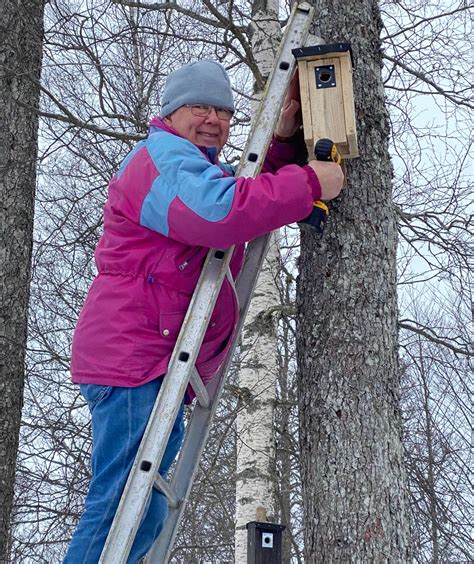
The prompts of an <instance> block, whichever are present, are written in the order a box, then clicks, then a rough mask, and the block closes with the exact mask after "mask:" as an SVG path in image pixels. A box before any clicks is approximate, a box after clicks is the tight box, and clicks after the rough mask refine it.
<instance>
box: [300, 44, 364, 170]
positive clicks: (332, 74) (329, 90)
mask: <svg viewBox="0 0 474 564" xmlns="http://www.w3.org/2000/svg"><path fill="white" fill-rule="evenodd" d="M293 55H294V56H295V57H296V59H297V61H298V72H299V81H300V95H301V109H302V113H303V129H304V137H305V141H306V145H307V147H308V153H309V155H310V158H314V157H313V155H314V146H315V143H316V142H317V141H318V139H323V138H328V139H331V140H332V141H334V143H336V145H337V148H338V150H339V153H340V154H341V156H342V157H343V158H345V159H347V158H352V157H357V156H359V150H358V147H357V132H356V120H355V111H354V94H353V90H352V56H351V55H352V52H351V47H350V44H349V43H334V44H328V45H315V46H313V47H301V48H299V49H293Z"/></svg>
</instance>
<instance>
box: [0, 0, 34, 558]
mask: <svg viewBox="0 0 474 564" xmlns="http://www.w3.org/2000/svg"><path fill="white" fill-rule="evenodd" d="M42 35H43V2H41V1H40V0H27V1H26V2H23V3H12V2H9V3H6V4H5V5H4V6H3V7H2V10H1V14H0V124H1V130H0V197H1V200H2V212H1V216H0V224H1V230H2V231H1V238H0V270H1V280H2V301H1V307H0V339H1V358H0V366H1V369H2V374H1V377H0V412H1V423H0V427H1V429H2V432H1V434H0V507H1V510H0V561H1V562H6V561H7V558H8V553H9V541H10V538H9V537H10V514H11V509H12V502H13V489H14V482H15V462H16V455H17V447H18V435H19V430H20V420H21V408H22V404H23V381H24V368H25V350H26V333H27V312H28V297H29V284H30V272H31V265H30V263H31V248H32V232H33V210H34V194H35V184H36V155H37V140H38V115H37V108H38V101H39V87H38V84H39V78H40V73H41V43H42Z"/></svg>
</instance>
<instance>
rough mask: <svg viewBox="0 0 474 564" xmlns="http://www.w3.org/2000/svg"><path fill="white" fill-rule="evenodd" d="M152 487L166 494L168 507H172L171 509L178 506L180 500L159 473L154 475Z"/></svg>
mask: <svg viewBox="0 0 474 564" xmlns="http://www.w3.org/2000/svg"><path fill="white" fill-rule="evenodd" d="M153 487H154V488H155V489H157V490H158V491H160V492H161V493H162V494H163V495H165V496H166V498H167V499H168V503H169V505H170V507H172V508H173V509H176V508H177V507H179V503H180V500H179V499H178V497H177V496H176V494H175V493H174V491H173V490H172V489H171V487H170V485H169V484H168V482H167V481H166V480H165V479H164V478H163V476H162V475H161V474H157V475H156V477H155V483H154V484H153Z"/></svg>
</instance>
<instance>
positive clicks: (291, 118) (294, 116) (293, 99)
mask: <svg viewBox="0 0 474 564" xmlns="http://www.w3.org/2000/svg"><path fill="white" fill-rule="evenodd" d="M302 123H303V118H302V115H301V100H300V87H299V78H298V71H296V72H295V74H294V76H293V78H292V80H291V83H290V86H289V88H288V92H287V94H286V98H285V102H284V104H283V108H282V110H281V113H280V118H279V120H278V123H277V126H276V129H275V136H276V138H277V140H285V139H289V138H290V137H293V135H294V134H295V133H296V132H297V131H298V129H299V128H300V127H301V124H302Z"/></svg>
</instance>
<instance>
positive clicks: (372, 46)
mask: <svg viewBox="0 0 474 564" xmlns="http://www.w3.org/2000/svg"><path fill="white" fill-rule="evenodd" d="M313 4H314V5H315V7H316V18H317V22H318V24H319V25H320V26H321V27H320V28H319V29H317V30H315V31H316V34H317V35H320V36H322V37H324V39H325V40H326V42H327V43H333V42H337V41H350V42H351V44H352V48H353V51H354V60H355V64H356V70H355V72H354V81H355V84H354V90H355V94H356V115H357V127H358V137H359V151H360V158H358V159H355V160H353V161H352V162H350V163H348V165H347V173H348V186H347V187H346V188H345V189H344V190H343V192H342V196H341V197H340V198H339V201H338V202H335V203H334V204H332V205H331V206H330V207H331V213H330V219H329V221H328V224H327V227H326V230H325V232H324V234H323V236H322V237H319V236H317V235H315V234H312V233H308V232H304V233H303V234H302V248H301V257H300V277H299V281H298V325H297V330H298V333H297V354H298V363H299V406H300V415H301V427H300V428H301V431H300V435H301V436H300V440H301V470H302V483H303V494H304V495H303V499H304V503H305V508H304V514H305V555H306V557H305V561H306V562H308V563H324V564H328V563H333V562H334V563H336V562H337V563H339V562H340V563H343V562H344V563H345V562H377V563H380V562H392V563H393V562H409V561H410V560H411V553H410V535H409V522H408V512H407V505H406V493H405V492H406V490H405V473H404V467H403V453H402V445H401V437H400V435H401V418H400V410H399V369H398V353H397V347H398V339H397V298H396V248H397V231H396V223H395V214H394V210H393V205H392V199H391V188H392V187H391V180H392V167H391V162H390V157H389V153H388V136H389V124H388V116H387V110H386V108H385V105H384V93H383V84H382V78H381V61H382V59H381V51H380V42H379V33H380V28H381V20H380V14H379V7H378V3H377V2H376V1H375V0H348V1H346V2H344V3H341V2H335V1H332V0H318V1H315V2H313Z"/></svg>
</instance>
